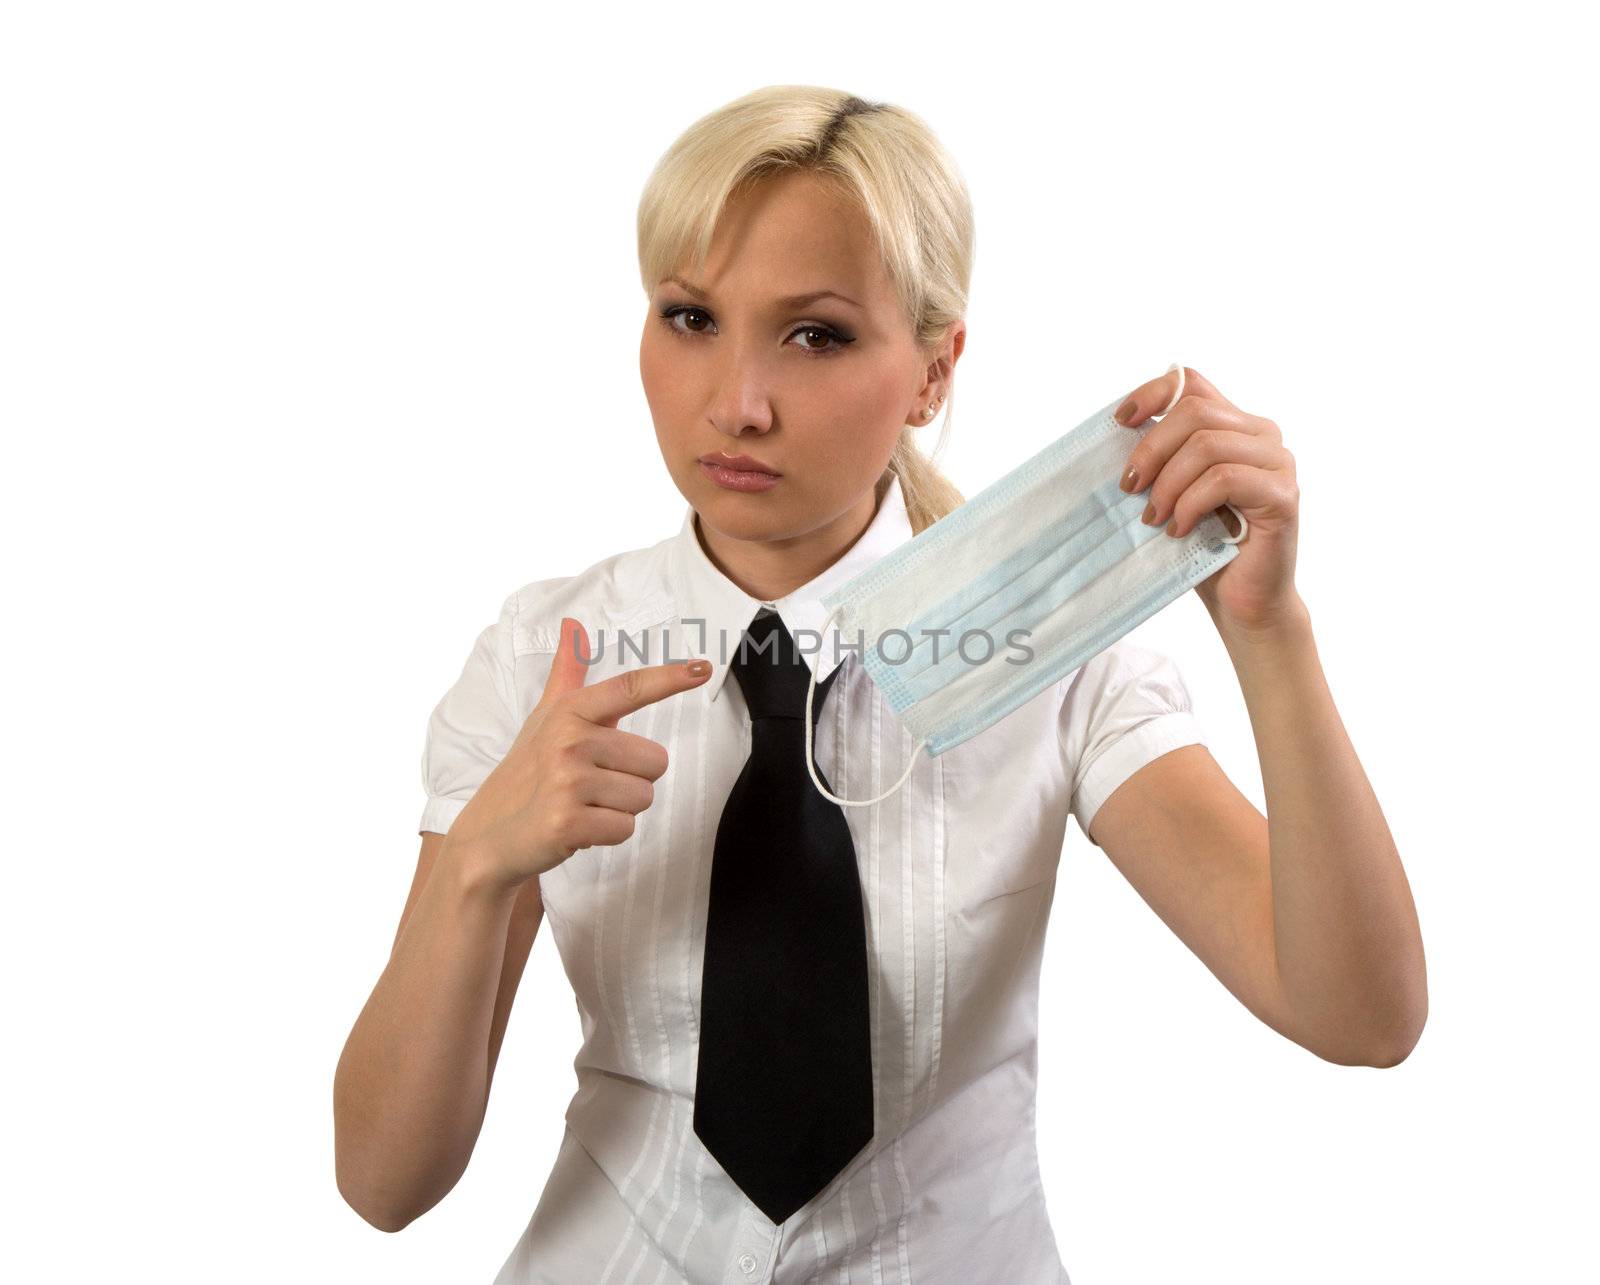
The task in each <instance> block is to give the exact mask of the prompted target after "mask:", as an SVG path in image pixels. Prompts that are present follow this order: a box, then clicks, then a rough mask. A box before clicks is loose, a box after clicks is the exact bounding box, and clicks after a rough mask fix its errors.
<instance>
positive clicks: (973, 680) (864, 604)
mask: <svg viewBox="0 0 1600 1285" xmlns="http://www.w3.org/2000/svg"><path fill="white" fill-rule="evenodd" d="M1171 369H1174V370H1177V371H1178V388H1177V391H1176V392H1175V393H1174V394H1173V395H1172V400H1171V401H1170V402H1168V403H1167V406H1166V409H1165V410H1163V411H1162V412H1160V413H1161V414H1163V415H1164V414H1165V413H1166V411H1169V410H1171V409H1172V407H1173V406H1175V405H1177V403H1178V399H1179V398H1180V397H1182V396H1183V367H1182V366H1181V365H1174V366H1173V367H1172V368H1171ZM1121 402H1122V398H1120V397H1119V398H1118V399H1117V400H1116V401H1114V402H1110V403H1108V404H1107V405H1106V406H1104V407H1102V408H1101V409H1100V410H1098V411H1096V412H1095V413H1094V414H1093V415H1091V416H1090V417H1089V418H1088V419H1086V420H1084V421H1083V423H1081V424H1079V425H1078V426H1077V427H1076V428H1074V429H1073V430H1072V431H1071V432H1069V433H1067V434H1065V435H1064V436H1062V437H1060V438H1058V439H1056V441H1054V442H1052V443H1051V444H1050V445H1049V446H1047V447H1045V448H1044V450H1042V451H1040V452H1039V453H1038V454H1037V455H1035V456H1034V457H1033V458H1032V459H1029V460H1025V461H1024V462H1023V463H1021V464H1019V465H1018V466H1017V467H1016V468H1014V469H1013V470H1012V471H1011V472H1009V473H1007V474H1006V475H1005V476H1004V477H1002V478H1000V479H999V480H998V481H997V482H995V483H994V484H993V485H991V486H989V487H988V488H987V489H985V490H984V491H981V492H980V493H979V494H977V495H975V496H973V497H972V499H970V500H968V501H967V502H966V503H965V504H963V505H962V506H961V507H960V508H958V509H956V510H954V511H953V512H951V513H949V514H947V515H946V516H945V517H943V518H941V519H940V520H939V521H937V522H935V523H934V524H933V525H931V526H929V527H928V528H926V529H925V530H924V531H922V532H921V533H920V534H919V535H917V536H916V537H915V538H913V539H911V540H908V541H907V542H906V543H905V544H902V545H901V546H900V547H899V548H897V549H895V550H894V551H893V552H892V553H889V554H887V555H885V556H884V557H882V558H880V559H879V560H878V561H877V562H875V563H873V565H872V566H870V567H868V568H867V569H866V570H865V571H863V572H862V573H861V574H860V575H858V576H856V577H855V578H854V579H852V580H850V581H848V582H846V583H845V584H843V585H841V586H839V588H837V589H835V590H834V591H833V592H832V593H830V594H827V595H826V596H825V597H824V598H823V599H822V605H823V606H825V607H828V608H829V609H830V610H829V613H828V617H827V621H826V622H824V624H823V626H822V631H821V632H822V633H823V635H824V636H826V634H827V630H828V623H831V622H833V621H835V620H837V622H838V626H839V630H840V632H841V633H842V634H843V635H844V637H845V639H847V640H848V641H849V642H850V644H851V646H852V647H854V646H855V645H856V644H857V643H859V644H860V651H859V652H858V653H857V654H858V655H859V656H860V659H861V663H862V666H863V667H864V668H865V669H866V671H867V674H868V675H869V676H870V677H871V679H872V681H873V682H874V683H875V684H876V685H877V687H878V688H879V690H880V691H881V692H882V693H883V695H884V698H885V699H886V700H887V701H888V702H889V704H890V706H891V707H892V708H893V709H894V711H895V713H896V714H897V715H898V716H899V718H900V720H901V722H902V723H903V724H904V725H905V726H906V728H907V729H908V730H909V731H910V732H911V733H912V735H914V736H916V737H918V738H919V739H918V744H917V747H916V748H917V749H923V748H926V749H927V751H928V755H929V756H930V757H933V756H936V755H939V754H942V753H944V751H945V750H948V749H951V748H953V747H954V746H957V745H960V744H961V743H962V742H963V741H965V740H968V739H970V738H971V737H974V736H976V735H977V734H978V733H979V732H981V731H983V730H984V729H985V728H987V727H989V726H991V725H992V724H994V723H996V722H998V721H999V720H1000V719H1002V718H1004V717H1005V716H1006V715H1007V714H1009V713H1011V712H1012V711H1013V710H1015V709H1016V708H1017V707H1018V706H1019V705H1021V704H1023V702H1025V701H1027V700H1029V699H1030V698H1031V697H1033V696H1036V695H1037V694H1038V693H1039V692H1041V691H1043V690H1044V689H1045V688H1046V687H1048V686H1049V685H1050V684H1051V683H1053V682H1055V681H1056V679H1058V678H1060V677H1061V676H1062V675H1064V674H1068V673H1071V672H1072V671H1073V670H1074V669H1076V668H1077V667H1078V666H1080V665H1082V664H1083V663H1084V662H1085V661H1087V660H1089V659H1091V658H1092V657H1094V656H1096V655H1098V654H1099V653H1100V652H1102V651H1104V650H1105V649H1106V648H1107V647H1109V646H1110V645H1111V644H1112V643H1114V642H1116V641H1117V639H1119V638H1121V637H1122V636H1123V635H1124V634H1126V633H1127V632H1128V631H1129V630H1131V629H1132V628H1134V626H1136V625H1138V624H1140V623H1141V622H1143V621H1145V620H1148V619H1149V618H1150V617H1151V616H1153V615H1155V613H1156V612H1158V611H1160V610H1161V609H1162V608H1163V607H1165V606H1166V605H1167V604H1168V603H1171V602H1173V601H1174V600H1175V599H1177V598H1179V597H1181V596H1182V595H1183V594H1184V593H1185V592H1186V591H1187V590H1189V589H1190V588H1192V587H1193V586H1194V585H1196V584H1198V583H1199V582H1200V581H1202V580H1204V579H1205V578H1206V577H1207V576H1209V575H1211V574H1212V573H1213V572H1215V571H1217V570H1219V569H1220V568H1221V567H1223V566H1224V565H1226V564H1227V563H1228V562H1230V561H1232V560H1233V559H1234V558H1235V557H1237V556H1238V553H1239V550H1238V549H1237V547H1236V546H1237V545H1238V543H1239V542H1240V541H1241V540H1243V539H1244V537H1245V534H1246V532H1247V531H1248V529H1249V527H1248V524H1247V523H1246V522H1245V519H1244V515H1243V514H1242V513H1240V512H1239V510H1238V509H1236V508H1234V506H1233V505H1231V504H1230V505H1228V506H1227V507H1228V509H1229V510H1230V511H1231V512H1232V513H1233V515H1234V517H1236V518H1237V519H1238V522H1239V532H1238V534H1237V535H1229V534H1228V528H1227V527H1226V525H1225V524H1224V523H1223V521H1222V519H1221V518H1219V517H1218V516H1217V515H1216V513H1214V512H1213V513H1208V514H1207V515H1206V516H1205V517H1204V518H1202V519H1201V520H1200V522H1199V523H1197V524H1196V526H1195V528H1194V530H1192V531H1190V532H1189V533H1188V534H1186V535H1184V536H1182V537H1181V538H1175V537H1173V536H1170V535H1168V534H1167V533H1166V530H1165V528H1164V527H1162V526H1151V525H1148V524H1146V523H1144V522H1142V521H1141V520H1140V515H1141V514H1142V513H1143V512H1144V507H1145V505H1146V503H1147V502H1148V496H1147V495H1146V494H1144V493H1135V494H1132V495H1128V494H1125V493H1124V492H1123V491H1122V488H1121V480H1122V474H1123V472H1124V471H1125V470H1126V468H1127V462H1128V456H1129V455H1130V454H1132V452H1133V448H1134V447H1135V446H1137V445H1138V444H1139V442H1140V440H1142V439H1143V437H1144V436H1145V434H1146V433H1148V432H1149V431H1150V430H1151V428H1153V427H1154V423H1153V422H1152V423H1147V424H1143V425H1141V426H1140V427H1138V428H1127V427H1124V426H1123V425H1121V424H1119V423H1117V421H1116V419H1115V418H1114V414H1113V412H1114V411H1115V409H1116V407H1117V406H1118V405H1120V404H1121ZM820 667H821V666H820V665H819V666H818V668H820ZM815 686H816V675H815V673H813V675H812V681H811V685H810V686H809V687H808V688H807V689H806V719H805V729H806V770H807V771H808V772H810V773H811V780H812V782H813V784H815V785H816V787H817V789H818V790H819V791H821V793H822V794H824V795H826V796H827V797H828V798H829V799H832V800H833V801H834V802H835V803H838V804H841V805H844V806H847V807H860V806H864V805H866V804H869V803H877V802H878V801H879V800H881V799H886V798H888V797H889V795H891V794H893V793H894V792H895V791H896V790H898V789H899V788H900V787H901V786H902V785H904V784H905V782H906V778H907V777H909V776H910V775H911V769H912V768H913V767H914V766H915V765H916V753H915V751H913V752H912V755H911V757H910V760H909V761H908V762H907V764H906V770H905V772H904V773H903V774H902V775H901V777H900V779H899V780H898V781H896V782H895V784H894V785H892V786H891V787H890V788H889V789H887V790H885V791H884V792H883V793H882V794H879V795H876V796H874V797H873V798H870V799H842V798H840V797H839V796H838V795H836V794H833V793H831V792H830V791H829V790H827V789H826V788H825V787H824V786H823V784H822V782H821V781H820V780H819V779H818V777H817V771H816V765H815V763H814V761H813V756H812V739H813V735H814V732H813V727H812V708H811V707H812V692H813V691H814V689H815Z"/></svg>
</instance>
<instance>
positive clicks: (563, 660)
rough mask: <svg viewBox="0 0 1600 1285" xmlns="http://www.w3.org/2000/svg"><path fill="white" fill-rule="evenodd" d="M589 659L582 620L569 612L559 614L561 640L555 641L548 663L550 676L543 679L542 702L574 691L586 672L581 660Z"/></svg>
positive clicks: (586, 669)
mask: <svg viewBox="0 0 1600 1285" xmlns="http://www.w3.org/2000/svg"><path fill="white" fill-rule="evenodd" d="M589 659H591V657H590V654H589V635H588V633H587V632H586V631H585V630H584V627H583V625H582V624H580V623H579V622H578V621H576V620H574V619H572V617H571V616H562V617H561V641H560V642H559V643H558V644H556V658H555V660H554V661H553V662H552V663H551V665H550V676H549V677H548V678H546V679H545V684H544V694H543V695H542V696H541V697H540V698H539V703H540V704H541V705H543V704H545V703H546V702H547V701H549V700H550V698H551V697H553V696H560V695H561V694H562V693H564V692H571V691H577V690H578V688H580V687H582V686H583V684H584V681H585V679H586V678H587V677H588V674H589V667H588V666H587V665H586V664H584V661H586V660H589Z"/></svg>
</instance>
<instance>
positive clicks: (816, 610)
mask: <svg viewBox="0 0 1600 1285" xmlns="http://www.w3.org/2000/svg"><path fill="white" fill-rule="evenodd" d="M911 535H912V532H911V519H910V518H909V517H908V516H907V514H906V505H905V497H904V495H903V494H902V492H901V490H900V479H899V478H898V477H897V476H895V475H894V474H892V473H891V474H890V475H889V485H888V488H887V489H886V490H885V491H884V493H883V499H882V500H881V501H880V502H879V504H878V511H877V512H876V513H874V514H873V516H872V521H871V522H869V523H868V524H867V529H866V530H865V531H863V532H862V533H861V536H860V538H859V539H858V540H857V541H856V542H855V543H854V544H852V545H851V546H850V547H849V548H848V549H846V550H845V551H844V553H843V554H841V555H840V557H839V558H838V560H837V561H835V562H834V563H833V564H832V565H831V566H828V567H826V568H825V569H824V570H822V571H821V572H820V573H818V574H817V575H816V576H814V577H812V579H810V580H809V581H807V582H806V583H805V584H803V585H801V586H800V587H799V588H797V589H794V590H792V591H791V592H789V593H787V594H785V595H784V596H783V597H781V598H776V599H773V600H772V601H770V602H769V601H763V600H762V599H760V598H752V597H751V596H750V595H749V594H747V593H745V591H744V590H743V589H741V588H740V587H739V586H738V585H736V584H734V582H733V581H732V580H730V579H728V577H727V576H725V575H724V574H723V573H722V572H721V571H720V570H719V569H718V568H717V566H716V564H715V563H713V562H712V561H711V559H710V558H709V557H707V556H706V551H705V550H704V549H703V548H702V547H701V545H700V538H699V536H698V535H697V534H696V533H695V511H694V506H693V505H690V506H689V507H688V508H687V510H686V512H685V513H684V517H683V525H682V526H681V527H680V528H679V530H678V534H677V535H676V536H674V537H673V538H672V540H671V541H670V545H671V547H670V550H669V557H670V560H671V566H672V579H673V590H674V593H675V595H676V597H677V606H678V618H679V620H680V621H683V622H685V623H684V626H683V628H684V635H683V638H682V640H681V646H682V647H683V648H684V649H685V651H686V653H687V654H689V655H702V654H703V655H704V656H705V658H706V659H707V660H709V661H710V662H711V677H710V678H708V679H707V680H706V681H705V682H704V683H702V684H701V686H702V687H705V688H708V689H709V690H710V693H711V695H710V699H711V700H716V699H717V697H718V696H719V695H721V692H722V684H723V680H724V679H725V678H726V677H727V675H728V670H729V668H730V665H731V662H732V660H733V657H734V655H735V654H736V653H737V652H738V650H739V640H740V638H741V637H742V636H743V634H744V630H745V627H746V626H747V625H749V623H750V622H751V621H752V620H753V619H754V618H755V615H756V612H758V611H759V610H761V608H762V607H770V608H772V609H773V610H775V611H776V612H777V613H778V615H779V617H781V618H782V620H783V623H784V627H785V628H786V629H788V631H789V633H790V634H791V635H793V636H794V637H795V639H796V640H797V642H798V643H799V651H800V654H801V656H803V657H804V658H805V661H806V664H808V665H809V666H810V667H811V670H812V672H813V673H814V674H815V675H816V678H817V681H818V682H821V681H822V680H823V679H824V678H826V677H827V676H828V674H830V673H831V672H833V670H834V668H835V667H836V665H837V663H838V661H839V660H840V659H842V658H843V655H844V653H843V651H842V650H841V649H840V648H839V645H838V640H839V629H838V626H837V624H829V626H828V630H827V632H826V633H825V634H822V642H821V647H820V648H817V647H816V646H815V641H816V639H815V635H817V634H818V633H819V632H821V630H822V622H823V620H824V619H826V617H827V614H828V611H827V608H825V607H824V606H823V605H822V601H821V600H822V598H823V597H825V596H826V595H827V594H829V593H831V592H832V591H833V590H834V589H836V588H838V587H839V586H840V585H842V584H844V583H845V582H846V581H848V580H850V579H852V578H854V577H855V576H856V575H858V574H860V573H861V572H862V571H864V570H865V569H866V568H867V567H869V566H871V565H872V564H873V563H874V562H876V561H877V560H878V559H879V558H881V557H883V556H884V554H886V553H888V552H889V551H890V550H892V549H895V548H897V547H898V546H900V545H901V544H903V543H904V542H905V541H907V540H909V539H910V538H911ZM698 621H704V622H705V623H704V626H703V627H704V631H705V632H704V634H703V635H702V633H701V628H702V626H701V625H700V624H698V623H689V622H698ZM801 629H808V630H810V631H811V633H810V634H808V635H807V636H806V637H804V638H802V637H801V636H800V634H799V630H801ZM724 653H726V654H724Z"/></svg>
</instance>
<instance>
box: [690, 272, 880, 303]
mask: <svg viewBox="0 0 1600 1285" xmlns="http://www.w3.org/2000/svg"><path fill="white" fill-rule="evenodd" d="M661 280H662V281H663V282H666V281H672V282H675V283H676V284H678V285H680V286H682V287H683V288H684V289H685V290H687V291H688V292H689V293H690V294H692V295H693V296H694V297H695V298H696V299H702V300H708V299H710V298H711V295H710V293H709V292H708V291H706V290H704V289H702V288H701V287H700V286H697V285H695V284H694V282H692V281H685V280H684V279H683V278H682V277H680V276H676V275H674V276H667V277H662V278H661ZM818 299H837V300H839V302H840V303H847V304H849V305H850V306H851V307H852V308H861V306H862V305H861V304H859V303H857V302H856V301H855V300H854V299H851V298H848V297H846V296H845V295H842V294H840V293H839V292H838V291H837V290H813V291H811V292H810V293H809V294H793V295H789V296H787V297H786V298H783V299H778V300H776V301H775V302H776V303H777V305H778V307H780V308H804V307H806V306H807V305H808V304H813V303H815V302H816V301H817V300H818ZM862 310H863V311H865V309H864V308H863V309H862Z"/></svg>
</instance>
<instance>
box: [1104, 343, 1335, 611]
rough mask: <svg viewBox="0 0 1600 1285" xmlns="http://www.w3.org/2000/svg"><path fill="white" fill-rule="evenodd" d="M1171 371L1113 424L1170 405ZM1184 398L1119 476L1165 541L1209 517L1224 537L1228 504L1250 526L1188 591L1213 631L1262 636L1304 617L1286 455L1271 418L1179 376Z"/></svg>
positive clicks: (1296, 508)
mask: <svg viewBox="0 0 1600 1285" xmlns="http://www.w3.org/2000/svg"><path fill="white" fill-rule="evenodd" d="M1177 377H1178V375H1177V372H1176V371H1175V370H1174V371H1168V372H1167V373H1166V374H1164V375H1162V376H1161V378H1159V379H1152V380H1151V381H1150V382H1149V383H1148V384H1142V385H1140V386H1139V387H1138V388H1136V389H1134V390H1133V392H1132V393H1130V394H1129V395H1128V399H1127V400H1126V401H1125V402H1123V403H1122V405H1121V406H1119V407H1118V408H1117V420H1118V422H1119V423H1122V424H1124V425H1126V426H1127V427H1129V428H1136V427H1138V426H1139V425H1140V424H1142V423H1144V421H1145V420H1147V419H1148V418H1149V417H1150V416H1151V415H1153V414H1155V413H1156V412H1158V411H1159V410H1160V409H1161V408H1162V407H1163V406H1165V405H1166V404H1167V402H1168V401H1170V400H1171V399H1172V393H1173V390H1174V389H1175V388H1176V387H1177V382H1176V381H1177ZM1183 378H1184V384H1183V396H1182V397H1180V398H1179V399H1178V404H1177V405H1176V406H1174V407H1173V408H1172V409H1171V410H1170V411H1168V412H1167V414H1166V415H1165V416H1163V417H1162V419H1161V422H1160V423H1159V424H1157V425H1155V426H1154V427H1153V428H1151V429H1150V431H1149V432H1148V433H1146V434H1145V436H1144V438H1143V440H1142V441H1140V442H1139V444H1138V445H1137V446H1135V447H1134V448H1133V454H1132V455H1131V456H1130V458H1129V460H1128V466H1129V471H1130V473H1132V474H1133V476H1132V477H1130V476H1128V474H1124V475H1123V478H1122V489H1123V490H1124V491H1127V492H1129V493H1132V492H1135V491H1142V490H1144V489H1145V488H1146V487H1148V488H1149V492H1150V494H1149V500H1150V503H1149V505H1148V506H1147V507H1146V508H1145V513H1144V521H1146V522H1148V523H1149V524H1150V525H1152V526H1154V525H1157V524H1165V526H1166V528H1167V533H1168V534H1169V535H1171V536H1173V537H1179V536H1184V535H1187V534H1189V532H1191V531H1192V530H1194V528H1195V525H1196V523H1198V522H1199V521H1200V520H1201V519H1202V518H1203V517H1205V515H1206V514H1207V513H1210V512H1211V511H1213V510H1217V511H1218V516H1219V517H1220V518H1221V520H1222V523H1223V525H1224V526H1226V527H1227V529H1228V530H1229V532H1236V531H1237V530H1238V525H1239V524H1238V521H1237V520H1236V519H1235V518H1234V516H1233V514H1231V513H1229V512H1228V511H1227V510H1226V509H1224V508H1223V507H1222V505H1223V504H1224V502H1226V503H1228V504H1232V505H1233V506H1234V507H1235V508H1237V509H1238V510H1239V511H1240V512H1241V513H1243V514H1244V515H1245V517H1246V518H1247V519H1248V520H1249V523H1250V530H1249V532H1248V533H1247V534H1246V535H1245V538H1244V539H1243V540H1242V541H1241V542H1240V544H1239V554H1238V556H1237V557H1235V558H1234V559H1232V560H1231V561H1230V562H1229V563H1228V564H1227V566H1225V567H1223V568H1222V569H1221V570H1219V571H1217V572H1216V573H1215V574H1213V575H1210V576H1207V577H1206V579H1204V580H1202V581H1201V582H1200V583H1199V584H1197V585H1196V586H1195V592H1196V593H1197V594H1199V595H1200V599H1201V601H1202V602H1204V603H1205V605H1206V608H1207V610H1208V611H1210V613H1211V617H1212V619H1213V620H1214V621H1215V622H1216V624H1217V625H1218V627H1219V628H1221V627H1224V626H1234V627H1237V628H1239V629H1243V630H1247V631H1249V630H1259V629H1263V628H1270V627H1271V626H1272V625H1274V624H1276V623H1277V622H1279V621H1281V620H1284V619H1287V618H1289V617H1291V616H1293V615H1294V614H1295V613H1297V612H1299V611H1301V610H1303V607H1304V604H1303V603H1302V602H1301V601H1300V596H1299V594H1298V592H1297V591H1296V590H1295V585H1294V560H1295V536H1296V531H1297V529H1298V524H1299V513H1300V486H1299V483H1298V482H1297V481H1296V480H1295V473H1294V456H1292V455H1291V454H1289V451H1288V449H1287V448H1286V447H1285V446H1284V445H1283V434H1282V433H1281V432H1279V431H1278V426H1277V425H1276V424H1275V423H1273V422H1272V421H1271V420H1270V419H1264V418H1262V417H1261V416H1260V415H1251V414H1249V413H1247V412H1245V411H1242V410H1240V409H1239V408H1238V407H1237V406H1235V405H1234V404H1233V403H1232V402H1230V401H1229V400H1228V399H1227V398H1226V397H1224V396H1223V395H1222V394H1221V393H1219V392H1218V391H1217V390H1216V388H1215V387H1214V386H1213V385H1212V383H1211V382H1210V381H1209V380H1208V379H1206V377H1205V376H1204V375H1202V374H1200V372H1199V371H1196V370H1193V369H1191V368H1190V367H1188V366H1185V367H1184V368H1183Z"/></svg>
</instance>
